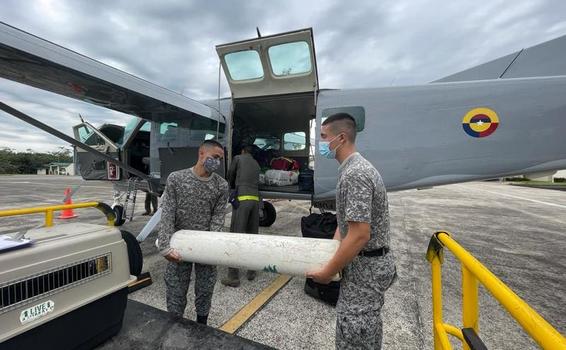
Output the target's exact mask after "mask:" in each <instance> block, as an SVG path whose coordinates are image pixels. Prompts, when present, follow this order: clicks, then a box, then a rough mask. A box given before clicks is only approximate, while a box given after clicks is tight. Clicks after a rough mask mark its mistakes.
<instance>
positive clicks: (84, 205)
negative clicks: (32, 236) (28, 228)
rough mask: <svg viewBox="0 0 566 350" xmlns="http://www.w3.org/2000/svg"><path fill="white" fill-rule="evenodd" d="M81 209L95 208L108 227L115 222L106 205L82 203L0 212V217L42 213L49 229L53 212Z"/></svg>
mask: <svg viewBox="0 0 566 350" xmlns="http://www.w3.org/2000/svg"><path fill="white" fill-rule="evenodd" d="M81 208H96V209H98V210H100V211H101V212H102V213H103V214H104V216H106V220H107V223H108V225H109V226H114V221H115V220H116V215H115V214H114V211H113V210H112V208H110V207H109V206H108V205H107V204H104V203H100V202H83V203H75V204H62V205H52V206H46V207H33V208H22V209H8V210H0V217H6V216H16V215H29V214H39V213H44V214H45V226H46V227H51V226H53V213H54V212H56V211H59V210H66V209H81Z"/></svg>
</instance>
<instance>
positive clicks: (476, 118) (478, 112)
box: [462, 107, 499, 137]
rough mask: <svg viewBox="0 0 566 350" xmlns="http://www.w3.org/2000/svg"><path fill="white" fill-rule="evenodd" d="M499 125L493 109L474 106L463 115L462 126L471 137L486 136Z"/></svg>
mask: <svg viewBox="0 0 566 350" xmlns="http://www.w3.org/2000/svg"><path fill="white" fill-rule="evenodd" d="M498 126H499V117H498V116H497V113H495V111H494V110H493V109H489V108H485V107H482V108H474V109H472V110H471V111H469V112H468V113H466V115H465V116H464V119H463V120H462V127H463V128H464V131H465V132H466V134H468V135H470V136H472V137H486V136H489V135H491V134H493V133H494V132H495V130H496V129H497V127H498Z"/></svg>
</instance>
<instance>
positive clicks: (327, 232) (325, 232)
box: [301, 213, 337, 239]
mask: <svg viewBox="0 0 566 350" xmlns="http://www.w3.org/2000/svg"><path fill="white" fill-rule="evenodd" d="M336 226H337V223H336V215H334V214H331V213H322V214H310V215H309V216H303V217H302V218H301V232H302V234H303V237H306V238H329V239H332V238H333V237H334V232H335V231H336Z"/></svg>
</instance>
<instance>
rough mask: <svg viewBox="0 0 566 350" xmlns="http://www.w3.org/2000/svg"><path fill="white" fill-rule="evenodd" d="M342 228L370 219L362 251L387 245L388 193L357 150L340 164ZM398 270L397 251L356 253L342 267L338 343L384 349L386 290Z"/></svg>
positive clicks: (338, 207) (343, 230)
mask: <svg viewBox="0 0 566 350" xmlns="http://www.w3.org/2000/svg"><path fill="white" fill-rule="evenodd" d="M336 216H337V220H338V227H339V229H340V234H341V236H342V238H344V237H345V236H346V235H347V233H348V221H353V222H365V223H369V224H370V228H371V232H370V239H369V241H368V242H367V244H366V246H365V247H364V248H362V251H370V250H375V249H379V248H382V247H387V248H389V246H390V245H389V213H388V204H387V194H386V192H385V186H384V185H383V180H382V179H381V175H379V172H378V171H377V170H376V169H375V168H374V167H373V165H371V163H369V162H368V161H367V160H366V159H365V158H363V157H362V156H361V155H360V154H359V153H354V154H352V155H351V156H350V157H348V158H347V159H346V160H345V161H344V162H343V163H342V165H341V166H340V175H339V178H338V184H337V187H336ZM396 276H397V273H396V268H395V262H394V258H393V254H392V253H391V252H389V253H387V254H386V255H384V256H379V257H378V256H374V257H372V256H360V255H358V256H356V257H355V258H354V260H353V261H352V262H351V263H350V264H348V265H347V266H346V267H345V268H344V271H343V279H342V283H341V289H340V297H339V299H338V304H337V305H336V313H337V319H336V349H380V348H381V339H382V321H381V314H380V313H381V307H382V306H383V301H384V293H385V291H386V290H387V289H388V288H389V286H390V285H391V284H392V283H393V281H394V280H395V278H396Z"/></svg>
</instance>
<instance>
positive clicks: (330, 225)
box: [301, 213, 340, 306]
mask: <svg viewBox="0 0 566 350" xmlns="http://www.w3.org/2000/svg"><path fill="white" fill-rule="evenodd" d="M336 226H337V222H336V215H334V214H331V213H322V214H310V215H309V216H303V217H302V218H301V232H302V233H303V237H307V238H327V239H332V238H333V237H334V232H335V231H336ZM305 293H306V294H308V295H310V296H312V297H314V298H316V299H319V300H322V301H324V302H325V303H328V304H330V305H333V306H335V305H336V302H337V301H338V296H339V295H340V282H339V281H338V282H335V281H333V282H330V283H329V284H320V283H317V282H315V281H313V280H312V279H311V278H307V279H306V281H305Z"/></svg>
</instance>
